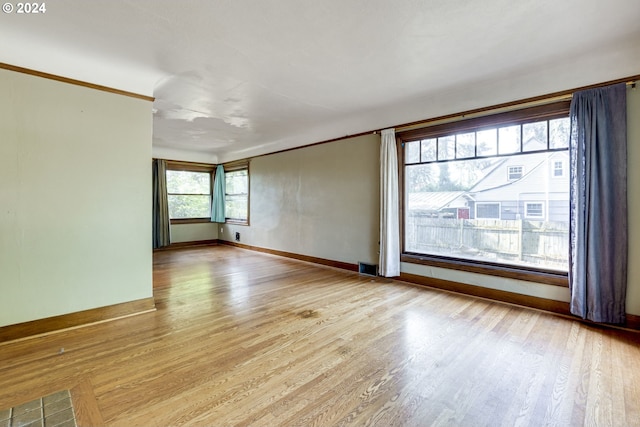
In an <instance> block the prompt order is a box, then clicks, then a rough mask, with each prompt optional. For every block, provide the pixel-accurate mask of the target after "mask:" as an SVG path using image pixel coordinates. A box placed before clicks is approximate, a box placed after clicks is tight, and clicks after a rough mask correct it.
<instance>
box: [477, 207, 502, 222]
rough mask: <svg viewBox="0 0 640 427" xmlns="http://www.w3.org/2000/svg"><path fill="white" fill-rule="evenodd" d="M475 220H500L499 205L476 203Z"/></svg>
mask: <svg viewBox="0 0 640 427" xmlns="http://www.w3.org/2000/svg"><path fill="white" fill-rule="evenodd" d="M476 218H477V219H500V203H477V204H476Z"/></svg>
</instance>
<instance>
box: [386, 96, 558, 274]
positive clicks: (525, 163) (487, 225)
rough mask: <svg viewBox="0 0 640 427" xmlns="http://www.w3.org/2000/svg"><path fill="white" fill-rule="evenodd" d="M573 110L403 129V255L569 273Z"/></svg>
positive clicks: (548, 108) (552, 108)
mask: <svg viewBox="0 0 640 427" xmlns="http://www.w3.org/2000/svg"><path fill="white" fill-rule="evenodd" d="M568 113H569V104H568V102H562V103H555V104H550V105H545V106H539V107H535V108H530V109H526V110H518V111H514V112H510V113H501V114H498V115H493V116H487V117H482V118H475V119H470V120H463V121H459V122H455V123H448V124H444V125H438V126H433V127H429V128H423V129H417V130H412V131H408V132H404V133H399V134H398V139H399V140H400V142H401V144H400V147H401V148H400V150H401V154H402V155H401V158H402V159H403V165H402V166H403V168H402V171H403V180H402V181H403V186H404V191H403V261H408V262H411V261H419V262H423V261H425V260H426V261H427V263H428V262H429V261H434V262H435V263H436V265H442V264H443V263H444V264H447V263H451V264H456V267H455V268H458V269H460V267H461V266H462V267H463V268H462V269H464V266H471V267H475V268H476V269H477V268H481V269H482V268H485V269H489V270H492V271H494V272H496V271H497V272H498V274H499V272H500V271H506V270H509V271H510V272H513V271H520V272H522V273H523V274H525V273H540V274H545V275H550V276H558V277H566V274H567V270H568V254H569V180H568V177H567V176H566V175H568V174H564V173H563V172H562V173H560V172H558V171H559V170H561V168H562V167H563V165H566V164H568V159H569V157H568V147H569V136H570V135H569V133H570V125H569V118H568ZM476 269H474V268H472V269H471V270H472V271H477V270H476ZM518 277H520V276H518ZM565 282H566V280H565Z"/></svg>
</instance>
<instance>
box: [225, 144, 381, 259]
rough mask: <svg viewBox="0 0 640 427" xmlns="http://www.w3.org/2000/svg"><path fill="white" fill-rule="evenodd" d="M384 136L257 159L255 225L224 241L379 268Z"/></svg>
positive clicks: (228, 231)
mask: <svg viewBox="0 0 640 427" xmlns="http://www.w3.org/2000/svg"><path fill="white" fill-rule="evenodd" d="M379 151H380V137H379V136H376V135H368V136H362V137H358V138H352V139H346V140H342V141H337V142H332V143H327V144H320V145H315V146H311V147H307V148H303V149H297V150H292V151H286V152H283V153H276V154H271V155H268V156H262V157H256V158H254V159H252V160H251V165H250V185H251V189H250V197H251V203H250V222H251V225H250V226H234V225H224V226H221V228H222V229H223V230H224V231H223V232H222V233H220V238H221V239H224V240H230V241H232V240H233V236H234V235H235V234H234V233H235V232H236V231H238V232H240V243H244V244H248V245H254V246H259V247H262V248H268V249H275V250H281V251H286V252H292V253H296V254H302V255H308V256H313V257H318V258H324V259H328V260H334V261H342V262H347V263H352V264H356V263H358V261H363V262H375V263H377V257H378V255H377V251H378V227H379V225H378V217H379V213H378V209H379V208H378V205H379V197H380V196H379V192H380V190H379V188H380V187H379V182H378V178H377V177H378V173H379V172H378V171H379Z"/></svg>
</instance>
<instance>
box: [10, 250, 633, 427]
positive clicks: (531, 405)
mask: <svg viewBox="0 0 640 427" xmlns="http://www.w3.org/2000/svg"><path fill="white" fill-rule="evenodd" d="M154 288H155V298H156V305H157V308H158V310H157V311H156V312H154V313H148V314H143V315H139V316H134V317H130V318H127V319H122V320H118V321H113V322H109V323H104V324H99V325H94V326H89V327H85V328H80V329H76V330H71V331H65V332H61V333H56V334H52V335H49V336H46V337H40V338H34V339H29V340H24V341H20V342H14V343H8V344H3V345H0V409H1V408H4V407H10V406H13V405H15V404H18V403H21V402H26V401H29V400H32V399H33V398H36V397H38V396H42V395H45V394H48V393H50V392H51V391H56V390H60V389H67V388H68V389H72V395H73V396H74V402H76V399H78V400H79V401H80V406H82V405H83V404H84V403H86V402H93V408H94V410H95V411H97V412H99V414H98V415H97V416H95V417H93V418H89V419H92V420H94V421H93V422H94V423H100V424H101V423H104V424H105V425H113V426H174V425H202V426H227V425H238V426H249V425H256V426H333V425H357V426H362V425H380V426H393V425H402V426H405V425H406V426H410V425H415V426H429V425H441V426H500V425H504V426H514V425H529V426H542V425H556V426H581V425H595V426H625V425H627V426H634V425H636V426H640V334H636V333H632V332H624V331H618V330H611V329H606V328H598V327H594V326H587V325H584V324H581V323H579V322H577V321H573V320H569V319H565V318H560V317H555V316H553V315H550V314H546V313H542V312H537V311H533V310H529V309H524V308H518V307H513V306H509V305H504V304H500V303H494V302H489V301H485V300H481V299H476V298H471V297H466V296H462V295H456V294H451V293H446V292H442V291H436V290H431V289H428V288H424V287H419V286H413V285H409V284H405V283H402V282H396V281H391V280H386V279H382V278H376V279H374V278H370V277H365V276H359V275H358V274H356V273H351V272H347V271H342V270H337V269H332V268H329V267H322V266H316V265H312V264H309V263H304V262H299V261H295V260H290V259H284V258H280V257H276V256H271V255H267V254H262V253H257V252H251V251H246V250H243V249H238V248H231V247H224V246H218V247H203V248H195V249H181V250H175V251H164V252H157V253H155V254H154ZM61 349H64V350H61ZM74 390H76V391H75V392H74ZM89 406H91V405H89ZM89 411H91V409H89ZM95 420H100V421H99V422H98V421H95ZM81 421H82V420H81ZM86 423H87V422H85V424H86ZM80 424H82V422H81V423H80Z"/></svg>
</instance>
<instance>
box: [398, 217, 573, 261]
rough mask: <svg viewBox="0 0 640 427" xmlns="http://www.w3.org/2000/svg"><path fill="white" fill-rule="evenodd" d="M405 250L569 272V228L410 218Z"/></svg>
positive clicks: (555, 224) (515, 222) (554, 224)
mask: <svg viewBox="0 0 640 427" xmlns="http://www.w3.org/2000/svg"><path fill="white" fill-rule="evenodd" d="M405 237H406V238H405V249H406V250H407V251H408V252H418V253H426V254H434V255H445V256H454V257H460V258H468V259H478V260H484V261H494V262H510V263H517V264H523V265H531V266H537V267H544V268H553V269H562V270H566V269H567V266H568V258H569V224H568V223H566V222H545V221H526V220H513V221H504V220H488V219H448V218H430V217H426V216H417V215H416V216H411V215H409V216H408V217H407V221H406V223H405Z"/></svg>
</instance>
